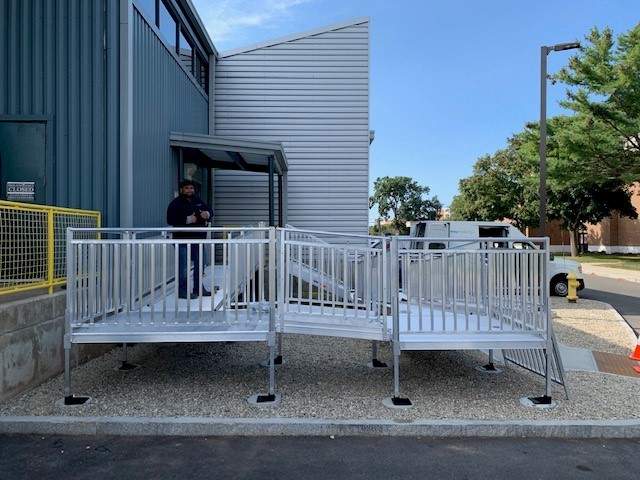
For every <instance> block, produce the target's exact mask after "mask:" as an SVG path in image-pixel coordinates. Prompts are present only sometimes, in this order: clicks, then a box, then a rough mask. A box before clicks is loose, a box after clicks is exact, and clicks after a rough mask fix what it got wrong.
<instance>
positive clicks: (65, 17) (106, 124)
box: [0, 0, 119, 225]
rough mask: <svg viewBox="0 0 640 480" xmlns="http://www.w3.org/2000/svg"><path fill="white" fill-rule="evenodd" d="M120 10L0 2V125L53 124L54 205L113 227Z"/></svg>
mask: <svg viewBox="0 0 640 480" xmlns="http://www.w3.org/2000/svg"><path fill="white" fill-rule="evenodd" d="M118 8H119V2H117V1H107V0H66V1H58V2H53V1H50V0H0V121H3V120H4V121H7V120H9V121H33V120H39V121H43V122H46V123H47V131H48V132H51V136H50V138H47V139H46V141H47V144H48V145H47V147H48V149H49V152H50V153H49V154H48V156H47V159H46V163H47V165H46V167H47V179H46V189H47V199H48V200H47V203H51V204H54V205H58V206H65V207H72V208H85V209H93V210H100V211H101V212H103V213H106V215H105V216H104V217H103V221H104V223H105V224H106V225H112V224H113V223H114V221H117V212H118V75H119V73H118V45H119V37H118V15H119V11H118ZM4 161H6V162H9V161H10V160H9V159H3V162H4ZM111 212H115V215H114V216H112V215H111Z"/></svg>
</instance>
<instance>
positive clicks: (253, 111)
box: [215, 19, 369, 234]
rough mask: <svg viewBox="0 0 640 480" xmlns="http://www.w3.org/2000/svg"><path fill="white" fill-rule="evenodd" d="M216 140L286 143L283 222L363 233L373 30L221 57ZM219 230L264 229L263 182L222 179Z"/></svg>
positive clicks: (344, 27)
mask: <svg viewBox="0 0 640 480" xmlns="http://www.w3.org/2000/svg"><path fill="white" fill-rule="evenodd" d="M215 134H216V135H220V136H229V137H241V138H242V137H248V138H252V139H255V140H264V141H276V142H282V144H283V145H284V147H285V152H286V155H287V160H288V162H289V173H288V188H287V192H286V196H287V204H286V214H287V220H286V221H287V222H288V223H289V224H292V225H294V226H296V227H299V228H313V229H322V230H333V231H337V232H355V233H363V234H365V233H366V232H367V224H368V191H369V22H368V19H360V20H357V21H354V22H345V23H344V24H337V25H333V26H330V27H327V28H325V29H317V30H315V31H312V32H306V33H303V34H300V35H297V36H291V37H284V38H282V39H278V40H274V41H272V42H264V43H262V44H257V45H254V46H252V47H250V48H247V49H240V50H236V51H230V52H222V53H221V54H220V57H219V60H218V63H217V66H216V93H215ZM215 192H216V194H215V209H216V224H219V225H222V224H225V225H231V224H251V223H254V222H256V221H260V220H263V221H266V220H268V208H267V206H268V205H267V198H268V195H267V178H266V176H265V175H258V174H242V175H239V174H237V173H234V172H232V171H221V170H219V171H216V176H215Z"/></svg>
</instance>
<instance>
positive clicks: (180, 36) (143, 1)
mask: <svg viewBox="0 0 640 480" xmlns="http://www.w3.org/2000/svg"><path fill="white" fill-rule="evenodd" d="M136 4H137V5H138V6H139V7H140V10H142V11H143V12H144V14H145V16H146V17H147V19H148V20H150V21H151V23H153V24H154V25H155V26H156V27H158V29H159V30H160V33H161V34H162V36H163V37H164V39H165V40H166V41H167V43H168V44H169V46H170V47H171V49H172V50H173V51H174V52H175V53H177V54H178V56H179V57H180V60H181V61H182V64H183V65H184V66H185V68H186V69H187V71H188V72H189V73H191V75H193V78H195V80H196V82H197V83H198V85H200V87H202V89H203V90H204V91H205V92H207V93H208V92H209V63H208V61H207V60H206V58H207V57H206V56H205V55H204V54H203V52H202V50H201V49H200V47H198V48H196V45H197V44H196V43H195V42H194V41H193V40H192V37H191V36H190V35H189V33H188V29H187V28H186V26H185V25H184V23H182V21H180V20H179V19H178V18H179V15H177V14H176V13H175V12H176V10H175V9H176V8H179V7H178V6H176V4H175V2H172V1H171V0H136ZM177 19H178V20H177Z"/></svg>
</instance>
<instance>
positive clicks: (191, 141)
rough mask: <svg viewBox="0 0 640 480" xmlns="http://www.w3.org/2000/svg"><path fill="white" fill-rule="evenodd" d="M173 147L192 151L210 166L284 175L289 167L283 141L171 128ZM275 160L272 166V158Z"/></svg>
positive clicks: (170, 137) (170, 138) (170, 140)
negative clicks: (264, 140)
mask: <svg viewBox="0 0 640 480" xmlns="http://www.w3.org/2000/svg"><path fill="white" fill-rule="evenodd" d="M169 142H170V145H171V146H172V147H177V148H181V149H183V150H185V151H189V152H190V153H192V154H193V155H194V156H196V157H199V158H200V159H201V160H203V161H204V162H205V163H207V164H209V166H210V167H211V168H221V169H226V170H244V171H247V172H261V173H269V172H270V171H271V172H273V173H275V174H278V175H283V174H284V173H285V172H286V171H287V170H288V168H289V166H288V164H287V157H286V155H285V153H284V148H283V147H282V144H280V143H275V142H259V141H255V140H245V139H238V138H229V137H219V136H216V135H199V134H195V133H180V132H171V134H170V135H169ZM270 159H271V160H272V168H273V170H270V166H269V161H270Z"/></svg>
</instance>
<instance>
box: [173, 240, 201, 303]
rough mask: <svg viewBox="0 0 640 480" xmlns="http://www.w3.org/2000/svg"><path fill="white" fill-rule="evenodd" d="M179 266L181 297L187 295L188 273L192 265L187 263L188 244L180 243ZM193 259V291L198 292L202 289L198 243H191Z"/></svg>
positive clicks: (179, 291) (179, 293)
mask: <svg viewBox="0 0 640 480" xmlns="http://www.w3.org/2000/svg"><path fill="white" fill-rule="evenodd" d="M178 251H179V259H178V263H179V268H180V271H179V272H178V295H179V296H181V297H186V296H187V293H188V292H187V274H188V271H189V268H188V267H190V265H187V245H179V246H178ZM191 261H192V262H193V265H194V268H193V282H192V291H193V293H198V291H199V290H200V252H199V249H198V245H197V244H195V245H191Z"/></svg>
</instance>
